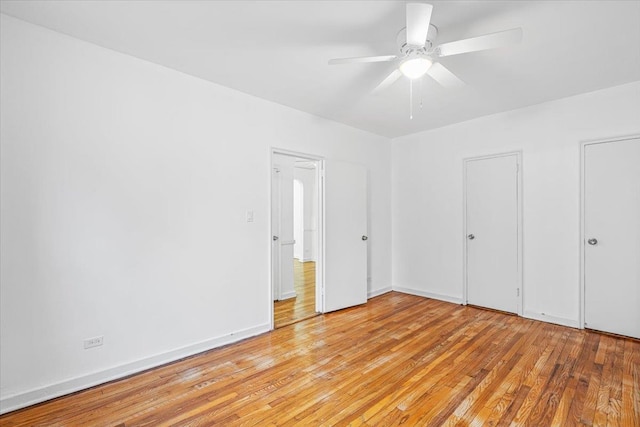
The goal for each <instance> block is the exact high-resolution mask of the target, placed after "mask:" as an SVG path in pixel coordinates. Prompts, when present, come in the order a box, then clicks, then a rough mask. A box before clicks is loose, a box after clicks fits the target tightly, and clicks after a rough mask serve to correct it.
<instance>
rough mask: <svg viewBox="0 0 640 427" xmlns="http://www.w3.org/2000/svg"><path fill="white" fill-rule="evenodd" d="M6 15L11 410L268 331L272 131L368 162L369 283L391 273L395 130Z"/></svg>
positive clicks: (295, 143)
mask: <svg viewBox="0 0 640 427" xmlns="http://www.w3.org/2000/svg"><path fill="white" fill-rule="evenodd" d="M1 30H2V33H1V42H2V45H1V49H0V51H1V58H0V64H1V69H0V73H1V78H0V80H1V87H0V94H1V104H0V110H1V116H0V122H1V133H0V139H1V144H2V145H1V150H2V159H1V161H2V163H1V209H2V211H1V226H2V234H1V254H2V255H1V256H2V258H1V264H2V273H1V285H0V304H1V305H0V316H1V319H0V328H1V329H0V339H1V342H0V348H1V350H0V363H1V364H0V397H1V399H2V401H1V403H0V409H1V410H2V411H6V410H9V409H11V408H14V407H18V406H22V405H24V404H27V403H30V402H33V401H38V400H42V399H43V398H46V397H51V396H53V395H56V394H60V393H63V392H66V391H70V390H73V389H76V388H79V387H83V386H87V385H90V384H93V383H98V382H101V381H104V380H105V379H109V378H111V377H117V376H119V375H122V374H123V373H126V372H130V371H135V370H139V369H142V368H144V367H148V366H151V365H154V364H158V363H162V362H164V361H167V360H170V359H173V358H177V357H180V356H183V355H185V354H189V353H193V352H196V351H199V350H203V349H206V348H209V347H212V346H215V345H219V344H221V343H224V342H229V341H234V340H237V339H240V338H242V337H244V336H248V335H252V334H256V333H260V332H262V331H265V330H267V329H268V327H269V322H270V319H269V307H270V305H271V301H269V248H270V231H269V218H268V215H269V182H270V154H271V148H272V147H279V148H284V149H289V150H296V151H300V152H308V153H311V154H316V155H322V156H325V157H326V158H327V159H338V160H346V161H352V162H359V163H362V164H364V165H365V166H366V167H367V168H368V170H369V174H370V183H369V184H370V189H371V190H370V212H369V213H370V230H369V235H370V237H371V240H370V241H369V242H370V259H369V266H370V267H369V268H370V272H369V276H370V284H369V286H370V288H369V290H370V291H371V292H372V293H376V292H380V291H381V290H383V289H386V288H388V287H389V286H390V285H391V269H390V258H391V253H390V248H391V226H390V224H391V223H390V218H391V209H390V205H389V200H390V188H391V184H390V182H391V180H390V160H389V159H390V144H389V140H388V139H386V138H382V137H378V136H375V135H372V134H369V133H366V132H362V131H359V130H356V129H353V128H349V127H347V126H344V125H340V124H337V123H333V122H329V121H327V120H324V119H320V118H318V117H314V116H311V115H308V114H305V113H302V112H299V111H295V110H293V109H290V108H287V107H283V106H281V105H277V104H273V103H270V102H267V101H264V100H260V99H257V98H254V97H251V96H248V95H246V94H243V93H239V92H236V91H233V90H230V89H228V88H224V87H221V86H218V85H215V84H212V83H209V82H206V81H203V80H200V79H197V78H194V77H191V76H188V75H185V74H182V73H179V72H176V71H173V70H171V69H167V68H164V67H162V66H158V65H155V64H152V63H149V62H145V61H142V60H139V59H136V58H133V57H129V56H126V55H123V54H120V53H117V52H113V51H110V50H107V49H103V48H100V47H97V46H95V45H92V44H89V43H85V42H82V41H79V40H76V39H73V38H70V37H66V36H63V35H60V34H58V33H55V32H52V31H49V30H46V29H44V28H41V27H37V26H33V25H30V24H27V23H24V22H22V21H19V20H16V19H13V18H10V17H6V16H2V21H1ZM248 209H253V210H254V211H255V221H254V222H253V223H247V222H246V217H245V214H246V210H248ZM232 334H233V335H232ZM99 335H104V345H103V346H102V347H98V348H95V349H91V350H84V349H83V346H82V341H83V339H85V338H89V337H94V336H99Z"/></svg>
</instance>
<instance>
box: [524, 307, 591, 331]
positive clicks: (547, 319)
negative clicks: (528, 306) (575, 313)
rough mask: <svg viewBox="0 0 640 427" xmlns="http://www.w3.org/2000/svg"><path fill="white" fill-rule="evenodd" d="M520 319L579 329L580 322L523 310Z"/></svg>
mask: <svg viewBox="0 0 640 427" xmlns="http://www.w3.org/2000/svg"><path fill="white" fill-rule="evenodd" d="M522 317H524V318H527V319H532V320H539V321H541V322H546V323H555V324H556V325H561V326H568V327H570V328H577V329H580V322H579V321H578V320H576V319H567V318H564V317H557V316H550V315H548V314H544V313H537V312H535V311H529V310H525V311H524V313H523V314H522Z"/></svg>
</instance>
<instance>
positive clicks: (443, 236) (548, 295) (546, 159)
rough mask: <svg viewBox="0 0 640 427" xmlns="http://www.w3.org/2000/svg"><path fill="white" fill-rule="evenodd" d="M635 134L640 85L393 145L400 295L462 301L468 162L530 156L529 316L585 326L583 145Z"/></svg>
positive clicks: (526, 172) (526, 175)
mask: <svg viewBox="0 0 640 427" xmlns="http://www.w3.org/2000/svg"><path fill="white" fill-rule="evenodd" d="M634 133H640V82H635V83H631V84H626V85H623V86H618V87H614V88H610V89H606V90H601V91H597V92H592V93H587V94H583V95H579V96H575V97H571V98H566V99H561V100H558V101H553V102H548V103H544V104H540V105H536V106H532V107H528V108H523V109H519V110H515V111H511V112H507V113H502V114H496V115H492V116H488V117H483V118H479V119H475V120H471V121H468V122H464V123H459V124H456V125H452V126H448V127H444V128H440V129H435V130H432V131H428V132H422V133H418V134H414V135H409V136H405V137H402V138H397V139H395V140H393V142H392V158H393V165H392V182H393V184H392V194H393V203H392V205H393V208H392V218H393V219H392V224H393V233H392V234H393V250H392V253H393V263H392V270H393V287H394V289H398V290H404V291H406V292H412V293H416V294H420V295H426V296H435V297H438V298H442V299H445V300H450V301H461V299H462V290H463V278H462V262H463V258H462V255H463V252H462V251H463V232H462V225H463V218H462V177H463V175H462V159H463V158H465V157H472V156H476V155H484V154H491V153H500V152H506V151H513V150H522V153H523V154H522V155H523V186H524V188H523V193H524V198H523V201H524V206H523V208H524V212H523V220H524V228H523V232H524V237H523V239H524V240H523V242H524V251H523V253H524V310H525V316H529V317H533V318H539V319H544V320H549V321H553V322H558V323H563V324H567V325H573V326H577V325H578V317H579V316H578V315H579V311H578V310H579V251H580V246H579V233H580V229H579V222H580V206H579V199H580V186H579V183H580V148H579V145H580V141H584V140H593V139H604V138H609V137H615V136H620V135H628V134H634ZM543 313H544V314H543Z"/></svg>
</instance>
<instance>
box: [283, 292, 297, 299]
mask: <svg viewBox="0 0 640 427" xmlns="http://www.w3.org/2000/svg"><path fill="white" fill-rule="evenodd" d="M295 297H296V291H289V292H285V293H283V294H282V295H280V301H284V300H286V299H289V298H295Z"/></svg>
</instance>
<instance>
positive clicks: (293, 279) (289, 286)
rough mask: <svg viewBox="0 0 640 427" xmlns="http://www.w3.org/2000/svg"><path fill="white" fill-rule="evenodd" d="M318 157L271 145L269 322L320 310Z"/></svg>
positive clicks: (283, 321) (275, 324)
mask: <svg viewBox="0 0 640 427" xmlns="http://www.w3.org/2000/svg"><path fill="white" fill-rule="evenodd" d="M320 162H321V160H320V159H317V158H314V157H312V156H306V155H303V154H298V153H288V152H280V151H274V152H273V156H272V182H271V190H272V191H271V218H272V223H271V225H272V227H271V228H272V251H271V252H272V295H273V298H272V300H273V327H274V328H279V327H282V326H286V325H290V324H292V323H295V322H299V321H301V320H304V319H308V318H310V317H313V316H316V315H317V314H319V313H320V312H321V311H322V306H321V303H322V299H321V298H320V296H321V290H322V286H321V285H322V282H321V280H320V279H321V271H322V268H321V258H322V257H321V254H322V250H321V248H322V238H321V236H322V233H321V225H322V221H321V212H322V210H321V203H322V197H321V191H320Z"/></svg>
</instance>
